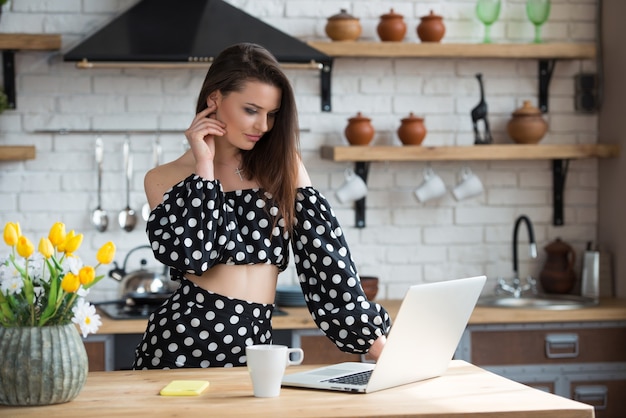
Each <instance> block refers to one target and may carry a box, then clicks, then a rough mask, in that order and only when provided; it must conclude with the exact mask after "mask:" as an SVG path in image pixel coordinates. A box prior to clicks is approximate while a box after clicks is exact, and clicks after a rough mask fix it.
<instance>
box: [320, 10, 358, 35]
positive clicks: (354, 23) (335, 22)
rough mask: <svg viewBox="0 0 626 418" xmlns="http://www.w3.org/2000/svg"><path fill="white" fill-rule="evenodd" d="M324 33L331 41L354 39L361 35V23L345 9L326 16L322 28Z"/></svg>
mask: <svg viewBox="0 0 626 418" xmlns="http://www.w3.org/2000/svg"><path fill="white" fill-rule="evenodd" d="M324 29H325V31H326V35H328V37H329V38H330V39H332V40H333V41H356V40H357V39H359V36H361V30H362V28H361V23H360V22H359V19H358V18H356V17H354V16H352V15H351V14H350V13H348V11H347V10H346V9H341V11H340V13H338V14H336V15H333V16H331V17H329V18H328V20H327V22H326V27H325V28H324Z"/></svg>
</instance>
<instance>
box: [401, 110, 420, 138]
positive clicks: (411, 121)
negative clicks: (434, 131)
mask: <svg viewBox="0 0 626 418" xmlns="http://www.w3.org/2000/svg"><path fill="white" fill-rule="evenodd" d="M401 122H402V124H401V125H400V127H399V128H398V138H400V141H402V143H403V144H404V145H421V144H422V141H423V140H424V138H425V137H426V127H425V126H424V118H420V117H417V116H415V115H414V114H413V112H411V113H409V116H408V117H406V118H403V119H402V121H401Z"/></svg>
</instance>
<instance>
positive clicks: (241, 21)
mask: <svg viewBox="0 0 626 418" xmlns="http://www.w3.org/2000/svg"><path fill="white" fill-rule="evenodd" d="M239 42H254V43H258V44H260V45H262V46H264V47H265V48H267V49H268V50H269V51H270V52H271V53H272V54H274V56H275V57H276V58H277V59H278V61H279V62H280V63H281V64H282V65H284V66H285V67H287V68H290V67H295V68H308V69H316V70H320V75H321V96H322V110H324V111H330V73H331V69H332V58H331V57H330V56H328V55H326V54H324V53H322V52H320V51H318V50H317V49H315V48H312V47H311V46H309V45H307V44H306V43H305V42H302V41H300V40H299V39H297V38H294V37H292V36H291V35H288V34H286V33H284V32H281V31H280V30H278V29H276V28H274V27H272V26H270V25H268V24H266V23H265V22H263V21H261V20H259V19H257V18H255V17H253V16H251V15H249V14H247V13H246V12H244V11H242V10H240V9H238V8H236V7H234V6H232V5H230V4H228V3H226V2H225V1H222V0H177V1H172V0H141V1H140V2H139V3H137V4H136V5H134V6H133V7H131V8H130V9H128V10H127V11H126V12H124V13H122V14H121V15H120V16H118V17H117V18H115V19H114V20H113V21H112V22H110V23H109V24H107V25H106V26H105V27H103V28H102V29H100V30H98V31H97V32H96V33H94V34H93V35H91V36H89V37H88V38H87V39H85V40H83V41H82V42H81V43H80V44H78V45H77V46H75V47H74V48H72V49H71V50H69V51H68V52H67V53H65V54H64V56H63V59H64V61H70V62H71V61H73V62H76V63H77V64H76V65H77V67H79V68H96V67H118V68H119V67H143V68H181V67H186V66H194V65H204V66H206V63H210V62H211V61H212V60H213V58H214V57H216V56H217V55H218V54H219V53H220V51H222V50H223V49H224V48H226V47H228V46H230V45H233V44H235V43H239Z"/></svg>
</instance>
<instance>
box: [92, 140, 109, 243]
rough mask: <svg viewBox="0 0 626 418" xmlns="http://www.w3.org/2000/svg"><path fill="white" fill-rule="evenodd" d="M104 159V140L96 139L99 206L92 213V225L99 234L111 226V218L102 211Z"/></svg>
mask: <svg viewBox="0 0 626 418" xmlns="http://www.w3.org/2000/svg"><path fill="white" fill-rule="evenodd" d="M103 159H104V145H103V143H102V138H100V137H97V138H96V165H97V166H98V206H97V207H96V208H95V209H94V210H93V212H92V213H91V223H92V224H93V226H95V227H96V230H98V231H99V232H104V231H106V229H107V227H108V226H109V216H108V215H107V212H106V211H105V210H104V209H102V161H103Z"/></svg>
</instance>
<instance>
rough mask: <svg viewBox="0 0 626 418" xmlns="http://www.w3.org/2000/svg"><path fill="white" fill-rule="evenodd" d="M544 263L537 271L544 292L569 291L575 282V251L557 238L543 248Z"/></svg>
mask: <svg viewBox="0 0 626 418" xmlns="http://www.w3.org/2000/svg"><path fill="white" fill-rule="evenodd" d="M544 249H545V250H546V253H547V258H546V263H545V265H544V266H543V269H542V270H541V272H540V273H539V281H540V283H541V287H542V288H543V290H544V291H545V292H546V293H569V292H570V291H571V290H572V289H573V288H574V285H575V284H576V273H575V271H574V264H575V263H576V251H574V248H572V246H571V245H569V244H567V243H566V242H563V241H561V239H559V238H557V239H556V240H554V241H552V242H551V243H550V244H548V245H546V247H545V248H544Z"/></svg>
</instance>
